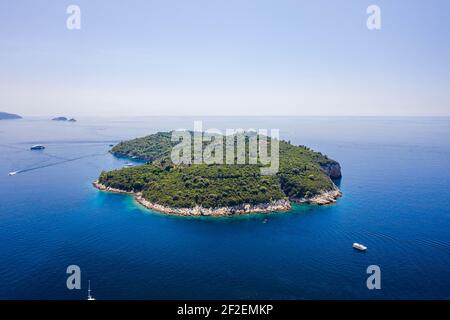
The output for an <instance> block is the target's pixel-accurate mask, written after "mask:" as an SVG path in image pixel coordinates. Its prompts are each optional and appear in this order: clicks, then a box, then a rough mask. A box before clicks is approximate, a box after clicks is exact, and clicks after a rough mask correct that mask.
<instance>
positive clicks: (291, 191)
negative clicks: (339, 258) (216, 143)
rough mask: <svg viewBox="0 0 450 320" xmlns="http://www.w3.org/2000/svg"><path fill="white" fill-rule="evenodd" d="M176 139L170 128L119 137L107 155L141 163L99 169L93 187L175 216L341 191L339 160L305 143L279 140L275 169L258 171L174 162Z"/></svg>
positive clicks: (327, 196) (287, 204)
mask: <svg viewBox="0 0 450 320" xmlns="http://www.w3.org/2000/svg"><path fill="white" fill-rule="evenodd" d="M246 141H247V142H248V140H246ZM177 143H178V142H172V141H171V132H160V133H156V134H152V135H149V136H146V137H143V138H137V139H133V140H129V141H124V142H120V143H119V144H117V145H116V146H114V147H113V148H112V149H111V151H110V152H111V153H112V154H114V155H115V156H119V157H129V158H133V159H139V160H144V161H147V163H146V164H142V165H138V166H134V167H125V168H121V169H117V170H113V171H103V172H102V173H101V174H100V176H99V178H98V180H96V181H95V182H94V183H93V184H94V186H95V187H97V188H98V189H100V190H105V191H110V192H119V193H130V194H134V195H135V198H136V200H137V201H138V202H139V203H140V204H142V205H144V206H145V207H147V208H150V209H153V210H157V211H160V212H164V213H168V214H175V215H235V214H244V213H252V212H261V213H266V212H273V211H287V210H289V209H290V208H291V203H292V202H296V203H311V204H319V205H323V204H331V203H334V202H335V201H336V199H337V198H339V197H340V196H341V192H340V190H339V189H338V188H337V186H336V185H335V184H334V182H333V180H334V179H339V178H340V177H341V168H340V165H339V163H338V162H336V161H335V160H332V159H330V158H328V157H327V156H326V155H323V154H322V153H320V152H315V151H313V150H311V149H309V148H308V147H306V146H294V145H292V144H291V143H289V142H287V141H279V170H278V172H277V173H276V174H274V175H261V174H260V170H259V169H260V167H261V166H263V165H262V164H261V163H258V164H190V165H175V164H174V163H173V162H172V161H171V158H170V153H171V151H172V148H173V147H174V146H175V145H176V144H177ZM268 143H269V144H270V143H271V139H270V138H268ZM203 147H204V148H205V147H206V145H205V146H203ZM248 152H249V150H248V146H247V149H246V157H248Z"/></svg>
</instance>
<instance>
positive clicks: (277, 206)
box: [92, 181, 342, 216]
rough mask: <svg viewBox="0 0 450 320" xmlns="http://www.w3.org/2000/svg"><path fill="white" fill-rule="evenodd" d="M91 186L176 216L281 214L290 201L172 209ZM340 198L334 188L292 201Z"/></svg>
mask: <svg viewBox="0 0 450 320" xmlns="http://www.w3.org/2000/svg"><path fill="white" fill-rule="evenodd" d="M92 185H93V186H94V187H95V188H97V189H99V190H101V191H107V192H113V193H123V194H130V195H134V198H135V200H136V201H137V202H138V203H139V204H141V205H142V206H144V207H146V208H147V209H151V210H155V211H158V212H161V213H165V214H171V215H177V216H230V215H241V214H251V213H271V212H281V211H289V210H290V209H291V201H289V200H284V199H282V200H277V201H272V202H270V203H261V204H257V205H251V204H241V205H237V206H228V207H220V208H203V207H201V206H195V207H194V208H172V207H167V206H163V205H160V204H157V203H152V202H150V201H148V200H146V199H145V198H144V197H142V193H141V192H129V191H125V190H120V189H116V188H111V187H107V186H105V185H103V184H101V183H100V182H98V181H94V182H93V183H92ZM341 196H342V193H341V191H340V190H339V189H337V188H336V189H335V190H331V191H327V192H324V193H322V194H320V195H317V196H314V197H312V198H302V199H294V200H292V201H293V202H295V203H309V204H317V205H325V204H332V203H335V202H336V199H337V198H339V197H341Z"/></svg>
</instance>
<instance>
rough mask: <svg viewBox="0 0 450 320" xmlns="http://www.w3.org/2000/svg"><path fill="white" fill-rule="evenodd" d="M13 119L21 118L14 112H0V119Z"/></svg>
mask: <svg viewBox="0 0 450 320" xmlns="http://www.w3.org/2000/svg"><path fill="white" fill-rule="evenodd" d="M14 119H22V117H21V116H19V115H18V114H14V113H7V112H0V120H14Z"/></svg>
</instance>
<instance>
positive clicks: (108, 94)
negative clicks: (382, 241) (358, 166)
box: [0, 0, 450, 116]
mask: <svg viewBox="0 0 450 320" xmlns="http://www.w3.org/2000/svg"><path fill="white" fill-rule="evenodd" d="M71 4H76V5H78V6H79V7H80V8H81V30H68V29H67V28H66V19H67V17H68V16H69V15H68V14H67V13H66V8H67V7H68V6H69V5H71ZM371 4H376V5H378V6H379V7H380V8H381V21H382V22H381V26H382V28H381V30H376V31H375V30H368V29H367V27H366V20H367V17H368V15H367V13H366V8H367V7H368V6H369V5H371ZM448 12H450V2H448V1H445V0H431V1H420V0H399V1H387V0H384V1H381V0H371V1H365V0H334V1H325V0H318V1H317V0H316V1H294V0H281V1H273V0H272V1H267V0H248V1H239V0H227V1H211V0H189V1H182V0H178V1H176V0H169V1H162V0H159V1H146V0H131V1H126V2H119V1H99V0H97V1H92V0H91V1H88V0H75V1H58V2H57V1H50V0H42V1H31V0H22V1H9V2H6V1H2V2H1V3H0V70H1V72H0V111H5V112H12V113H18V114H21V115H27V116H42V115H70V116H98V115H102V116H105V115H106V116H121V115H128V116H140V115H142V116H154V115H171V116H183V115H187V116H189V115H206V116H210V115H230V116H233V115H237V116H239V115H277V116H287V115H299V116H367V115H373V116H450V90H448V88H450V59H449V57H450V41H448V39H449V31H450V20H449V19H448V18H447V15H448Z"/></svg>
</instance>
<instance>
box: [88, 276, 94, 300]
mask: <svg viewBox="0 0 450 320" xmlns="http://www.w3.org/2000/svg"><path fill="white" fill-rule="evenodd" d="M87 299H88V300H95V298H94V297H93V296H91V280H88V297H87Z"/></svg>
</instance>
